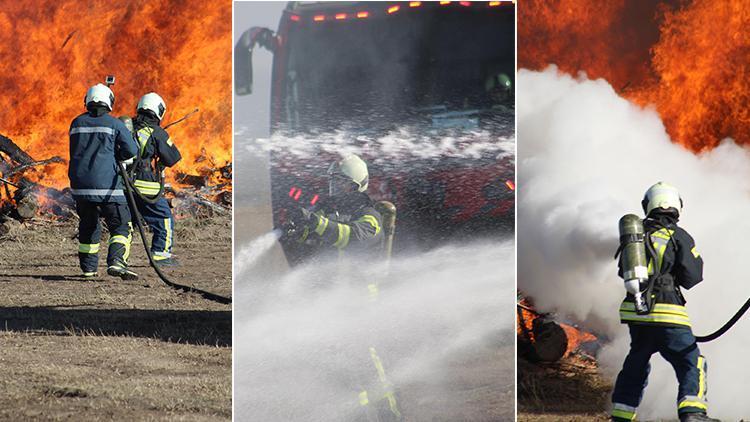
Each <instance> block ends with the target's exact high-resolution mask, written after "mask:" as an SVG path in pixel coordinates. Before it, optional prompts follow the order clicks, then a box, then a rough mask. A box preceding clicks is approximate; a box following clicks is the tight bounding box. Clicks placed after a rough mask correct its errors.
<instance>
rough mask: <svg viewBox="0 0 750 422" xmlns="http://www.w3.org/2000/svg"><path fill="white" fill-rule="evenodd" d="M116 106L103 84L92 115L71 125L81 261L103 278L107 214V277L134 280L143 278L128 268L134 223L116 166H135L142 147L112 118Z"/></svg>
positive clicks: (96, 90)
mask: <svg viewBox="0 0 750 422" xmlns="http://www.w3.org/2000/svg"><path fill="white" fill-rule="evenodd" d="M114 102H115V96H114V94H113V93H112V90H110V89H109V88H108V87H106V86H104V85H102V84H97V85H94V86H93V87H91V88H89V90H88V91H87V92H86V97H85V99H84V105H85V107H86V109H87V112H86V113H83V114H81V115H80V116H78V117H76V118H75V119H74V120H73V122H72V123H71V124H70V132H69V135H70V161H69V168H68V177H69V179H70V188H71V193H72V195H73V198H74V199H75V201H76V211H77V212H78V216H79V218H80V220H79V223H78V240H79V242H80V243H79V245H78V258H79V263H80V266H81V270H82V271H83V276H84V277H86V278H93V277H96V276H97V275H98V274H97V267H98V263H99V242H100V241H101V227H100V225H99V217H100V216H102V217H104V222H105V223H106V224H107V229H108V230H109V246H108V250H107V274H109V275H111V276H116V277H120V278H122V279H125V280H130V279H137V278H138V275H137V274H136V273H134V272H132V271H130V270H129V269H128V267H127V259H128V255H129V254H130V241H131V239H132V224H131V220H130V211H129V209H128V205H127V201H126V199H125V192H124V191H123V187H124V186H123V181H122V179H121V178H120V175H119V173H118V170H117V169H118V164H117V162H118V161H120V162H125V163H129V162H132V161H133V159H134V157H135V156H136V154H137V153H138V147H137V146H136V144H135V141H134V140H133V137H132V136H131V135H130V132H129V131H128V129H127V128H126V127H125V126H124V125H123V123H122V122H121V121H119V120H117V119H115V118H114V117H112V116H110V115H109V112H110V111H112V106H113V105H114Z"/></svg>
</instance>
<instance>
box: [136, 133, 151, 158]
mask: <svg viewBox="0 0 750 422" xmlns="http://www.w3.org/2000/svg"><path fill="white" fill-rule="evenodd" d="M153 133H154V130H153V129H151V128H150V127H148V126H146V127H142V128H140V129H138V132H136V135H137V136H136V137H137V138H138V146H139V147H140V150H141V155H143V151H144V150H145V149H146V142H148V138H150V137H151V134H153Z"/></svg>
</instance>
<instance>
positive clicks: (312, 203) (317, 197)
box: [310, 193, 320, 205]
mask: <svg viewBox="0 0 750 422" xmlns="http://www.w3.org/2000/svg"><path fill="white" fill-rule="evenodd" d="M318 199H320V197H319V196H318V194H317V193H316V194H315V196H313V197H312V199H311V200H310V205H315V203H316V202H318Z"/></svg>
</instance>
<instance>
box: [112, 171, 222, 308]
mask: <svg viewBox="0 0 750 422" xmlns="http://www.w3.org/2000/svg"><path fill="white" fill-rule="evenodd" d="M119 166H120V174H121V175H122V178H123V180H124V183H125V194H126V197H127V200H128V204H129V205H130V210H131V212H132V213H133V217H135V218H133V220H134V221H135V225H136V226H137V227H138V232H139V233H140V234H141V241H142V242H143V247H144V248H145V249H146V256H148V262H149V263H150V264H151V267H153V269H154V271H156V275H158V276H159V278H160V279H161V281H163V282H164V284H166V285H167V286H169V287H171V288H173V289H176V290H182V291H183V292H188V293H197V294H199V295H201V296H203V298H204V299H207V300H210V301H213V302H218V303H222V304H231V303H232V298H230V297H225V296H220V295H217V294H215V293H211V292H207V291H205V290H201V289H197V288H195V287H190V286H183V285H182V284H178V283H175V282H173V281H171V280H170V279H169V278H167V276H166V275H164V273H163V272H161V270H160V269H159V266H158V265H156V262H154V257H153V256H152V255H151V249H150V248H149V245H148V243H147V242H146V233H145V231H144V230H143V225H142V224H141V219H142V217H141V213H140V212H139V211H138V206H137V205H136V203H135V198H133V189H134V188H133V185H132V182H131V181H130V179H129V178H128V176H127V174H128V172H127V171H126V169H125V165H124V164H122V163H119Z"/></svg>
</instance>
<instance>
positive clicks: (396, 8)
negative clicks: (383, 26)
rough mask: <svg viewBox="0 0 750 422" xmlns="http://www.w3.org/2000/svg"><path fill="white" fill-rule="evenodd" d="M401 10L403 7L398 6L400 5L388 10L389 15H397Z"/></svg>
mask: <svg viewBox="0 0 750 422" xmlns="http://www.w3.org/2000/svg"><path fill="white" fill-rule="evenodd" d="M399 9H401V6H398V5H396V6H391V7H389V8H388V14H391V13H396V12H398V11H399Z"/></svg>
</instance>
